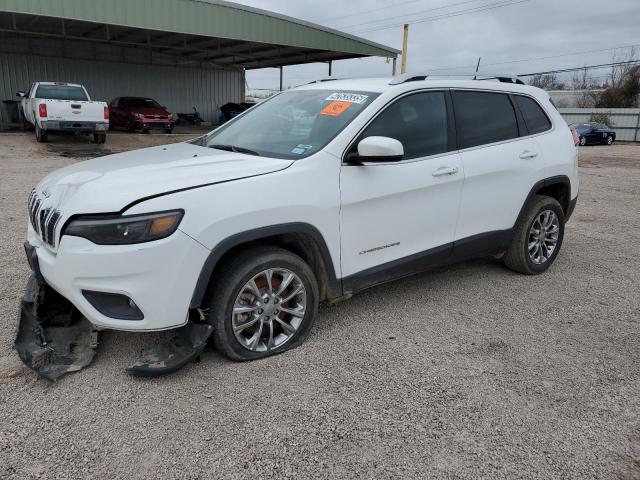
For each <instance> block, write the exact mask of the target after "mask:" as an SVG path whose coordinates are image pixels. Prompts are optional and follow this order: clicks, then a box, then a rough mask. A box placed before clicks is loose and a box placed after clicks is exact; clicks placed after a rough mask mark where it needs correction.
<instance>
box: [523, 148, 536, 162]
mask: <svg viewBox="0 0 640 480" xmlns="http://www.w3.org/2000/svg"><path fill="white" fill-rule="evenodd" d="M537 156H538V154H537V153H536V152H530V151H529V150H525V151H524V152H522V153H521V154H520V158H521V159H523V160H529V159H530V158H536V157H537Z"/></svg>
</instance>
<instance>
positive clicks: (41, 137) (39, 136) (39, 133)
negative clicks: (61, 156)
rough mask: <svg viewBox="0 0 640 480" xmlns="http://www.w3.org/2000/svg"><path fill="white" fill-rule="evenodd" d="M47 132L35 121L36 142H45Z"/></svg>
mask: <svg viewBox="0 0 640 480" xmlns="http://www.w3.org/2000/svg"><path fill="white" fill-rule="evenodd" d="M48 138H49V137H48V135H47V132H45V131H44V130H42V128H40V125H38V123H37V122H36V141H37V142H38V143H45V142H46V141H47V140H48Z"/></svg>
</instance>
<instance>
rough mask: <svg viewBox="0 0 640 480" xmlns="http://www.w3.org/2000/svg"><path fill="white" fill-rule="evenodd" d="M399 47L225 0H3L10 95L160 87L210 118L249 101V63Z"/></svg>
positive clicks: (389, 51) (4, 93)
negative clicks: (40, 88) (78, 87)
mask: <svg viewBox="0 0 640 480" xmlns="http://www.w3.org/2000/svg"><path fill="white" fill-rule="evenodd" d="M398 53H399V52H398V50H396V49H393V48H390V47H386V46H384V45H380V44H377V43H374V42H370V41H368V40H365V39H362V38H358V37H354V36H352V35H348V34H346V33H343V32H339V31H337V30H332V29H329V28H326V27H323V26H320V25H315V24H312V23H308V22H304V21H301V20H297V19H294V18H291V17H287V16H283V15H278V14H274V13H271V12H267V11H264V10H259V9H255V8H251V7H247V6H244V5H238V4H234V3H229V2H224V1H218V0H109V1H104V0H0V98H1V99H3V100H5V99H12V98H15V97H14V95H15V92H16V90H18V89H25V88H28V86H29V85H30V84H31V83H32V82H34V81H38V80H52V81H67V82H75V83H83V84H85V85H86V86H87V88H88V89H89V90H90V93H91V94H92V96H93V97H94V98H96V99H100V100H105V101H109V100H110V99H111V98H113V97H116V96H121V95H145V96H157V97H158V96H159V97H162V98H159V100H160V101H161V102H163V103H166V104H167V106H168V107H169V108H170V109H172V110H173V111H174V112H175V111H188V110H189V109H190V108H191V106H192V105H198V107H199V109H200V110H201V113H203V114H204V116H205V118H208V119H211V117H212V115H213V111H214V110H215V109H216V108H217V107H218V106H219V105H220V104H222V103H226V102H228V101H235V102H238V101H241V100H242V98H243V96H244V88H245V80H244V72H245V70H247V69H255V68H265V67H283V66H286V65H296V64H304V63H313V62H331V61H333V60H342V59H349V58H359V57H367V56H380V57H387V58H393V59H395V58H396V57H397V55H398ZM3 115H4V116H5V117H6V115H5V113H4V112H0V123H2V124H8V123H9V120H8V119H7V118H3Z"/></svg>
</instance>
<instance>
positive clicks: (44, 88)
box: [17, 82, 109, 143]
mask: <svg viewBox="0 0 640 480" xmlns="http://www.w3.org/2000/svg"><path fill="white" fill-rule="evenodd" d="M17 95H18V96H19V97H21V99H22V100H21V101H20V108H21V110H22V115H23V118H24V122H25V126H31V127H32V128H34V129H35V131H36V139H37V140H38V142H46V141H47V140H48V137H49V134H50V133H61V132H73V133H84V134H90V135H91V136H92V140H93V142H94V143H104V142H105V141H106V139H107V130H109V107H108V106H107V104H106V103H105V102H96V101H92V100H91V98H90V97H89V93H88V92H87V89H86V88H84V87H83V86H82V85H77V84H74V83H63V82H36V83H34V84H33V85H31V88H30V89H29V91H28V92H27V93H25V92H17Z"/></svg>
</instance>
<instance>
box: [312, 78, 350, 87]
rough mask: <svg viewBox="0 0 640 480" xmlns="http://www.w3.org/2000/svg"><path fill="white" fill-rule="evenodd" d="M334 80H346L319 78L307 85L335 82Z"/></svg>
mask: <svg viewBox="0 0 640 480" xmlns="http://www.w3.org/2000/svg"><path fill="white" fill-rule="evenodd" d="M334 80H344V79H343V78H339V77H322V78H317V79H315V80H312V81H310V82H309V83H307V85H311V84H313V83H324V82H333V81H334Z"/></svg>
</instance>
